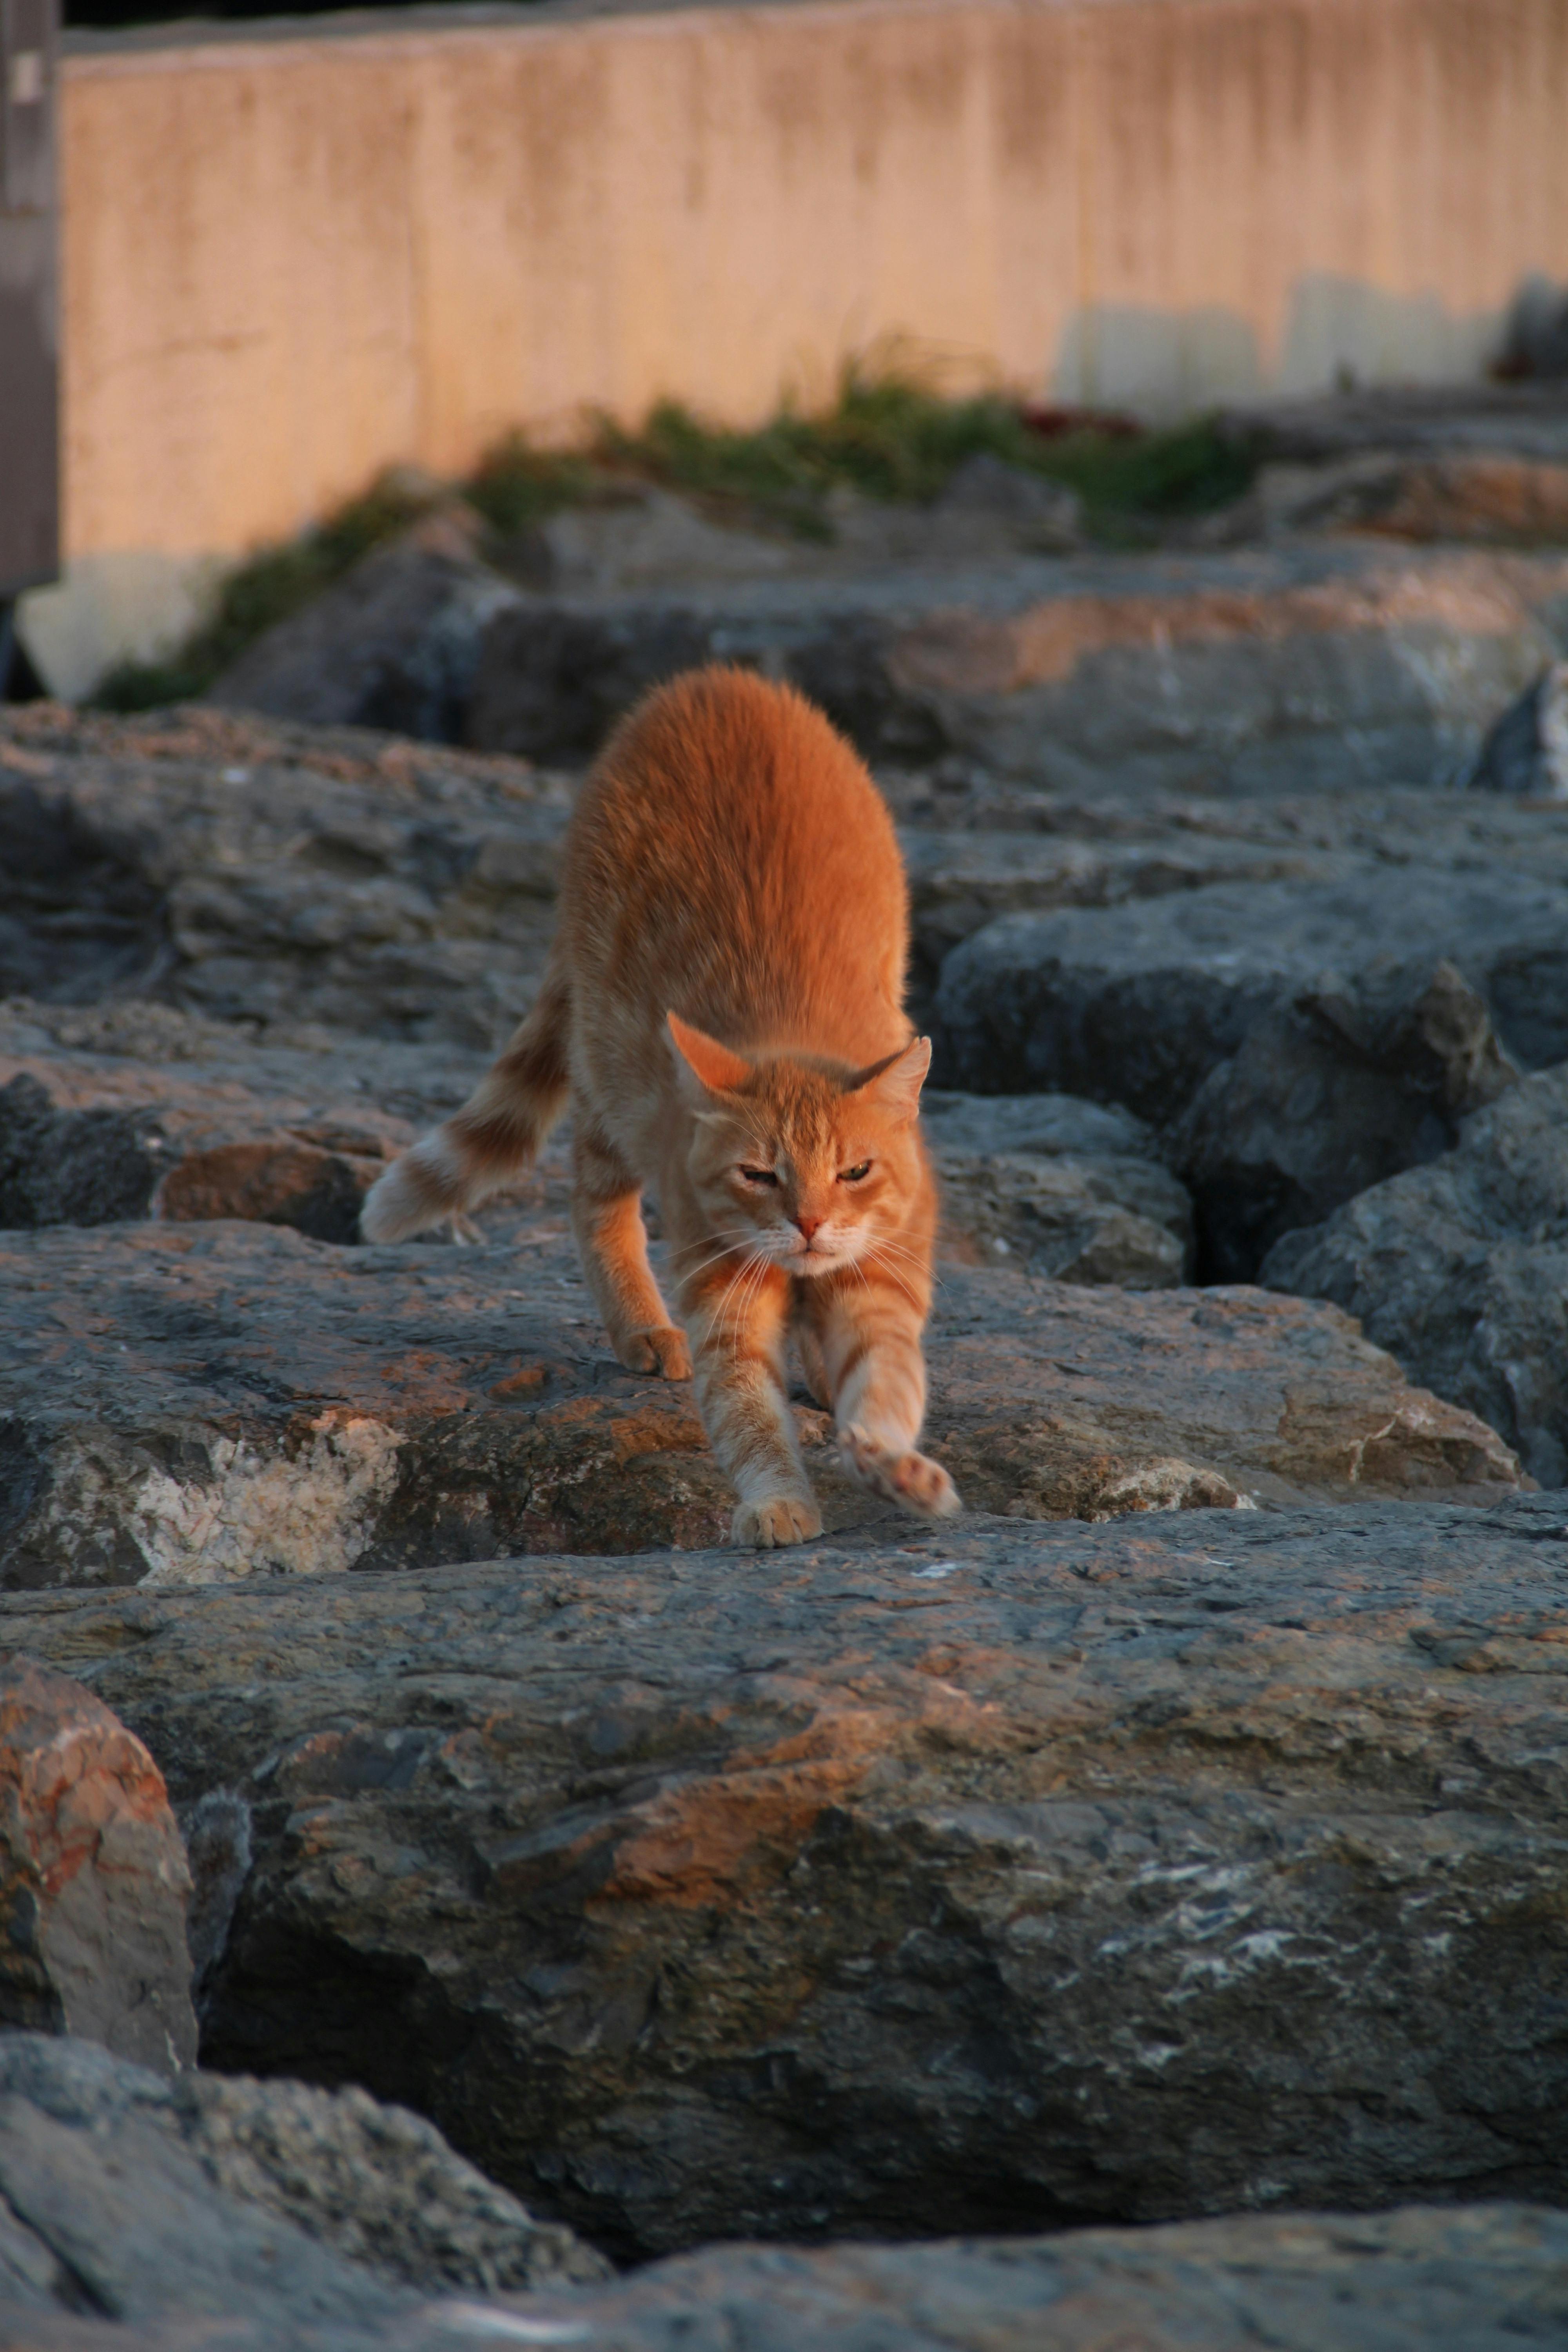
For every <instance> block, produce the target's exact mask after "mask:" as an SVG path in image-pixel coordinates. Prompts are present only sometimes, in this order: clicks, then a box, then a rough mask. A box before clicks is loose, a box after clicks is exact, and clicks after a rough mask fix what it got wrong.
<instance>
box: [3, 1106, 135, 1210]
mask: <svg viewBox="0 0 1568 2352" xmlns="http://www.w3.org/2000/svg"><path fill="white" fill-rule="evenodd" d="M159 1140H160V1139H159V1137H158V1135H157V1128H156V1121H155V1118H153V1115H152V1114H151V1113H148V1112H143V1113H142V1116H141V1117H140V1118H138V1117H136V1116H134V1115H129V1114H127V1113H126V1112H124V1111H118V1110H109V1109H93V1110H66V1111H61V1110H57V1108H55V1105H54V1103H53V1102H52V1101H51V1099H50V1096H49V1091H48V1088H47V1087H46V1086H45V1085H44V1083H43V1082H42V1080H41V1079H39V1078H37V1077H36V1076H33V1075H32V1074H31V1073H30V1072H28V1071H18V1072H17V1073H16V1076H14V1077H12V1078H10V1079H9V1080H8V1081H7V1082H5V1083H0V1225H105V1224H112V1223H115V1222H116V1220H118V1219H119V1218H121V1217H140V1216H143V1215H144V1214H145V1213H146V1211H147V1206H148V1203H149V1202H150V1201H151V1200H152V1198H153V1192H154V1190H155V1188H156V1186H157V1182H158V1179H159V1177H160V1176H161V1175H162V1173H163V1169H162V1166H161V1165H160V1160H159V1156H158V1149H157V1146H158V1142H159Z"/></svg>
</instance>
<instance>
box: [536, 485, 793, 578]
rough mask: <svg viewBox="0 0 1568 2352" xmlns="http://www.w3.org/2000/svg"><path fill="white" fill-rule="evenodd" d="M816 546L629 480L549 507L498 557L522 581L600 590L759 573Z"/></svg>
mask: <svg viewBox="0 0 1568 2352" xmlns="http://www.w3.org/2000/svg"><path fill="white" fill-rule="evenodd" d="M812 552H814V551H808V550H807V549H806V548H805V547H804V546H803V545H802V544H801V543H800V542H799V541H791V540H788V539H781V538H769V537H767V536H765V535H764V534H763V532H761V531H757V530H738V529H734V528H726V527H725V526H724V525H723V524H721V523H717V522H714V521H711V520H710V519H709V518H708V517H707V516H706V515H704V514H702V513H700V511H699V510H698V509H697V508H696V507H694V506H693V505H692V504H691V502H690V500H689V499H681V498H677V497H675V496H674V495H673V494H672V493H671V492H670V491H668V490H657V489H642V488H632V487H631V486H630V485H628V486H627V488H626V491H625V492H624V494H621V495H618V496H616V497H614V498H611V497H607V496H606V497H605V498H603V499H599V500H597V501H595V502H593V503H591V504H588V505H585V506H578V507H568V508H566V509H564V510H563V512H562V513H560V514H556V515H552V516H551V517H550V518H549V520H547V521H545V522H542V523H541V524H539V525H537V526H536V527H535V528H534V529H533V530H530V531H528V532H526V533H524V534H523V535H522V536H521V538H519V539H517V540H515V541H512V542H511V543H510V545H509V546H508V547H507V548H505V549H504V550H502V551H501V552H500V557H499V559H498V560H499V562H500V564H501V566H502V568H503V569H505V570H506V571H508V572H511V573H512V574H513V576H514V577H515V578H517V579H518V580H520V581H521V583H522V584H523V585H524V586H525V587H528V588H535V589H537V588H548V589H554V590H557V591H559V592H561V593H563V594H566V595H605V594H614V593H616V592H617V591H618V590H623V589H647V588H662V587H668V586H671V585H674V584H679V585H685V584H688V583H690V582H691V581H693V580H736V579H755V578H758V577H763V578H765V577H767V576H768V575H769V574H770V573H773V572H790V571H796V570H799V569H800V568H801V566H802V564H803V562H810V561H811V554H812Z"/></svg>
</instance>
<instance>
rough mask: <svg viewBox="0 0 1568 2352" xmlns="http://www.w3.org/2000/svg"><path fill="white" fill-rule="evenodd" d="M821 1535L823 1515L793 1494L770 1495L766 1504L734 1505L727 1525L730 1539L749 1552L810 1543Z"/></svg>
mask: <svg viewBox="0 0 1568 2352" xmlns="http://www.w3.org/2000/svg"><path fill="white" fill-rule="evenodd" d="M821 1533H822V1513H821V1512H820V1511H819V1510H818V1509H817V1507H816V1504H815V1503H814V1502H812V1501H810V1500H809V1499H807V1500H805V1501H804V1502H803V1501H802V1500H801V1499H800V1497H799V1496H795V1495H773V1496H769V1498H768V1500H767V1501H766V1502H765V1503H737V1504H736V1506H735V1516H734V1517H733V1518H732V1519H731V1522H730V1540H731V1543H735V1544H741V1545H743V1546H745V1547H746V1548H747V1549H750V1550H752V1551H772V1550H773V1549H774V1547H775V1546H776V1545H778V1544H793V1543H809V1542H810V1540H811V1538H812V1537H813V1536H819V1535H820V1534H821Z"/></svg>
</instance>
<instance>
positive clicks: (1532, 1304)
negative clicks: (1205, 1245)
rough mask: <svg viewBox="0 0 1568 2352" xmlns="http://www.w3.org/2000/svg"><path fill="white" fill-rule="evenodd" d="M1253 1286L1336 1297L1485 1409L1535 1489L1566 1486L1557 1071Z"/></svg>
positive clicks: (1364, 1197) (1267, 1265)
mask: <svg viewBox="0 0 1568 2352" xmlns="http://www.w3.org/2000/svg"><path fill="white" fill-rule="evenodd" d="M1261 1279H1262V1280H1263V1281H1264V1282H1265V1283H1267V1284H1268V1285H1269V1286H1271V1287H1273V1288H1275V1289H1279V1290H1290V1291H1295V1292H1298V1293H1305V1294H1306V1295H1308V1296H1310V1297H1321V1298H1332V1299H1336V1300H1337V1301H1338V1302H1339V1303H1340V1304H1341V1305H1342V1306H1343V1307H1347V1308H1348V1309H1349V1310H1350V1311H1351V1312H1352V1314H1354V1315H1356V1316H1357V1317H1358V1318H1360V1320H1361V1322H1362V1323H1363V1326H1364V1327H1365V1328H1366V1330H1367V1331H1368V1333H1369V1334H1370V1335H1371V1337H1372V1338H1373V1339H1376V1340H1377V1341H1378V1342H1379V1343H1380V1344H1381V1345H1383V1346H1384V1347H1387V1348H1392V1349H1394V1350H1395V1351H1396V1352H1397V1354H1398V1356H1399V1360H1400V1361H1401V1362H1402V1363H1404V1364H1405V1365H1407V1366H1408V1367H1409V1369H1410V1370H1411V1371H1412V1373H1413V1374H1414V1375H1415V1377H1417V1378H1419V1379H1421V1380H1424V1381H1428V1382H1430V1384H1431V1386H1432V1387H1433V1388H1434V1389H1436V1391H1437V1393H1438V1394H1439V1395H1441V1396H1446V1397H1450V1398H1452V1399H1454V1401H1455V1402H1462V1403H1464V1404H1466V1405H1468V1407H1469V1408H1470V1409H1471V1410H1472V1411H1477V1412H1484V1413H1486V1414H1487V1415H1488V1416H1489V1419H1490V1420H1491V1421H1492V1422H1493V1423H1494V1424H1495V1425H1496V1426H1497V1427H1498V1428H1500V1429H1501V1430H1502V1431H1504V1432H1505V1433H1506V1434H1507V1436H1508V1438H1509V1442H1510V1444H1513V1445H1516V1446H1517V1447H1518V1448H1519V1451H1520V1453H1521V1455H1522V1457H1523V1459H1524V1461H1525V1463H1526V1465H1528V1467H1529V1468H1530V1469H1531V1472H1532V1473H1533V1475H1535V1476H1536V1477H1537V1478H1539V1479H1541V1480H1542V1483H1543V1484H1544V1485H1547V1486H1559V1485H1563V1484H1568V1372H1565V1367H1568V1305H1565V1302H1568V1071H1565V1070H1561V1069H1559V1070H1549V1071H1544V1072H1542V1073H1541V1074H1539V1075H1538V1076H1534V1077H1531V1078H1527V1079H1526V1080H1525V1081H1524V1082H1523V1083H1522V1084H1521V1086H1518V1087H1514V1088H1513V1089H1512V1091H1511V1092H1510V1093H1509V1094H1506V1095H1505V1096H1504V1097H1503V1098H1502V1099H1501V1101H1500V1102H1498V1103H1496V1104H1494V1105H1493V1106H1492V1108H1490V1109H1489V1110H1485V1111H1482V1112H1480V1113H1479V1115H1478V1116H1477V1117H1476V1118H1473V1119H1471V1120H1469V1121H1468V1123H1467V1125H1466V1127H1465V1129H1464V1135H1463V1139H1462V1140H1461V1142H1460V1144H1459V1147H1458V1150H1455V1151H1452V1152H1449V1153H1448V1154H1447V1156H1446V1157H1445V1158H1443V1159H1440V1160H1434V1161H1433V1162H1432V1164H1431V1165H1430V1166H1428V1167H1423V1168H1412V1169H1409V1170H1407V1171H1405V1173H1404V1174H1403V1175H1400V1176H1395V1177H1393V1178H1391V1179H1390V1180H1389V1181H1388V1182H1387V1183H1384V1184H1379V1185H1375V1186H1373V1189H1372V1190H1371V1191H1369V1192H1363V1193H1360V1194H1359V1195H1358V1196H1357V1197H1356V1198H1355V1199H1354V1200H1352V1201H1350V1202H1347V1203H1346V1204H1345V1206H1344V1207H1343V1208H1342V1209H1340V1210H1338V1211H1337V1212H1336V1213H1335V1214H1334V1215H1333V1216H1332V1217H1331V1218H1330V1219H1329V1220H1328V1222H1327V1223H1325V1224H1321V1225H1317V1226H1313V1227H1310V1228H1309V1229H1307V1230H1306V1231H1303V1232H1300V1233H1291V1234H1286V1235H1285V1236H1284V1238H1283V1239H1282V1240H1280V1241H1279V1242H1277V1243H1276V1244H1275V1246H1274V1248H1273V1249H1272V1250H1271V1251H1270V1252H1269V1254H1268V1257H1267V1258H1266V1259H1265V1260H1264V1265H1263V1272H1262V1276H1261Z"/></svg>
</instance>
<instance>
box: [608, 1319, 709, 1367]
mask: <svg viewBox="0 0 1568 2352" xmlns="http://www.w3.org/2000/svg"><path fill="white" fill-rule="evenodd" d="M616 1355H617V1356H618V1357H619V1358H620V1360H621V1361H622V1363H623V1364H625V1366H626V1370H627V1371H628V1372H658V1373H660V1374H662V1376H663V1378H664V1379H665V1380H667V1381H689V1379H690V1378H691V1350H690V1349H689V1347H688V1346H687V1344H686V1334H685V1332H684V1331H678V1330H677V1329H676V1328H675V1326H674V1324H673V1323H662V1324H656V1325H655V1326H654V1327H653V1328H652V1329H651V1330H647V1331H630V1332H628V1333H627V1334H626V1338H625V1339H623V1340H622V1341H621V1343H620V1345H619V1347H617V1349H616Z"/></svg>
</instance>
